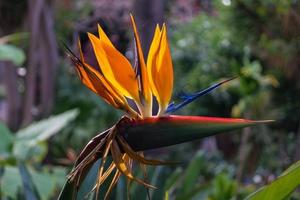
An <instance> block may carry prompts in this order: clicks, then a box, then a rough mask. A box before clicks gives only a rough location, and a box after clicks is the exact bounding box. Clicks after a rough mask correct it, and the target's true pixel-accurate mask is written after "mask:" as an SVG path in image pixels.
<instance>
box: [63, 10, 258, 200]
mask: <svg viewBox="0 0 300 200" xmlns="http://www.w3.org/2000/svg"><path fill="white" fill-rule="evenodd" d="M130 18H131V22H132V26H133V35H134V43H135V59H134V64H133V65H132V64H131V63H130V62H129V60H128V59H127V58H126V57H125V56H123V55H122V54H121V53H120V52H119V51H118V50H117V49H116V48H115V47H114V45H113V44H112V42H111V41H110V40H109V38H108V36H107V35H106V34H105V32H104V31H103V29H102V28H101V26H100V25H98V36H96V35H93V34H91V33H88V37H89V40H90V43H91V45H92V47H93V51H94V54H95V57H96V59H97V62H98V66H90V65H89V64H88V63H87V62H86V61H85V59H84V56H83V53H82V50H81V44H80V41H79V40H78V47H79V54H80V56H79V57H77V56H75V55H74V53H72V51H70V49H68V51H69V56H70V58H71V59H72V61H73V63H74V65H75V67H76V71H77V72H78V75H79V77H80V80H81V81H82V83H83V84H85V85H86V86H87V87H88V88H89V89H90V90H91V91H93V92H94V93H96V94H97V95H99V96H101V97H102V98H103V99H104V101H105V102H107V103H108V104H110V105H112V106H113V107H115V108H117V109H121V110H123V111H125V112H126V113H127V116H124V117H123V118H122V119H120V121H119V122H117V123H116V124H115V125H114V126H113V127H111V128H109V129H108V130H106V131H104V132H103V133H101V134H98V135H97V136H95V137H94V138H93V139H92V140H91V141H90V142H89V143H88V144H87V145H86V147H85V148H84V149H83V150H82V152H81V153H80V155H79V156H78V158H77V161H76V163H75V167H74V169H73V170H72V172H71V173H70V175H69V181H70V182H72V183H74V184H75V188H76V189H75V190H74V191H75V193H76V191H77V190H78V187H79V186H80V184H81V183H82V181H83V178H84V176H85V174H86V171H88V169H89V168H90V167H91V165H92V164H93V163H94V162H95V161H96V160H98V159H100V158H101V165H100V167H99V170H98V174H97V181H96V184H95V187H94V188H93V190H92V191H94V190H95V191H96V197H98V191H99V188H100V186H101V185H102V184H103V182H104V181H105V180H106V179H107V178H108V177H109V176H110V174H112V173H114V175H113V177H112V179H111V182H110V186H109V188H108V190H107V192H106V194H105V198H107V197H108V195H109V194H110V192H111V191H112V189H113V187H114V186H115V184H116V183H117V181H118V179H119V178H120V176H121V175H124V176H126V177H127V179H128V180H130V181H136V182H138V183H140V184H142V185H144V186H145V187H147V188H155V187H154V186H152V185H150V184H149V183H147V181H145V180H141V179H138V178H136V177H135V176H134V175H133V172H132V164H133V161H137V162H139V163H140V166H141V169H142V170H143V171H144V174H146V172H145V171H146V168H145V165H161V164H166V162H164V161H159V160H150V159H146V158H145V157H144V155H143V153H142V152H141V151H142V150H145V149H150V148H152V147H161V146H165V145H172V144H178V143H182V142H185V141H190V140H193V139H195V137H194V136H195V134H194V133H193V134H190V135H189V136H188V137H186V138H178V139H175V140H174V141H170V140H169V138H173V139H174V137H173V136H174V135H173V134H172V131H173V129H172V128H171V129H170V127H176V129H177V130H183V131H186V129H187V128H190V130H189V131H191V132H195V131H197V130H203V131H206V132H205V134H206V135H205V136H207V135H209V134H211V133H215V132H220V131H222V130H223V131H225V130H232V129H234V128H241V127H245V126H250V125H252V124H255V123H256V122H253V121H249V120H240V119H238V120H236V119H232V120H228V119H224V118H205V117H204V118H203V117H191V116H181V117H180V116H170V115H169V114H170V113H172V112H175V111H177V110H178V109H180V108H182V107H183V106H185V105H187V104H189V103H191V102H192V101H194V100H195V99H196V98H198V97H200V96H203V95H205V94H207V93H208V92H210V91H212V90H213V89H215V88H217V87H219V86H220V85H222V84H223V83H225V82H227V81H229V80H231V79H228V80H225V81H222V82H220V83H217V84H214V85H212V86H211V87H209V88H207V89H205V90H203V91H200V92H197V93H195V94H191V95H186V94H185V95H183V96H182V97H181V98H182V102H180V103H178V104H175V103H174V102H172V103H170V100H171V96H172V90H173V65H172V59H171V53H170V47H169V43H168V39H167V28H166V25H165V24H163V25H162V26H161V27H160V26H159V25H157V26H156V28H155V31H154V35H153V39H152V42H151V45H150V49H149V52H148V56H147V60H146V61H145V58H144V55H143V52H142V47H141V41H140V37H139V34H138V30H137V27H136V24H135V21H134V18H133V16H132V15H130ZM129 99H130V101H129ZM153 100H155V101H156V102H157V104H158V106H159V109H158V111H156V112H154V113H153V111H152V110H153V108H152V107H153V105H154V103H153ZM132 101H133V102H134V104H135V106H134V105H132ZM208 124H209V126H208ZM149 127H150V128H149ZM207 127H209V128H207ZM210 127H212V128H210ZM143 130H147V131H143ZM151 130H155V134H154V137H151V136H150V137H148V138H147V136H146V137H145V134H144V135H143V133H145V132H147V134H148V135H149V134H151ZM160 130H162V131H167V132H166V133H167V134H164V135H159V134H160ZM169 136H171V137H169ZM179 137H182V136H179ZM203 137H204V136H203ZM196 138H201V137H199V136H197V137H196ZM137 140H138V141H137ZM160 140H161V144H158V143H159V141H160ZM128 141H129V142H131V144H132V143H134V142H135V141H137V142H139V141H143V142H144V144H140V145H130V144H129V143H128ZM149 142H150V143H149ZM151 142H152V143H151ZM146 143H147V144H146ZM136 150H138V151H140V152H136ZM109 155H110V156H111V157H112V161H111V162H110V164H109V165H107V162H108V160H107V157H108V156H109ZM107 166H108V167H107ZM144 178H145V179H146V177H144ZM75 197H76V196H75Z"/></svg>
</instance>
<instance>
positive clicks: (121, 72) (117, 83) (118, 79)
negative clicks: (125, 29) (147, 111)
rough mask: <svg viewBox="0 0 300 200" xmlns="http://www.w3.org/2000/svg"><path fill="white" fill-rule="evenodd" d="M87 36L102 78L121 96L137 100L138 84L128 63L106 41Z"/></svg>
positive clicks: (90, 35)
mask: <svg viewBox="0 0 300 200" xmlns="http://www.w3.org/2000/svg"><path fill="white" fill-rule="evenodd" d="M88 36H89V38H90V41H91V43H92V46H93V49H94V52H95V55H96V58H97V61H98V63H99V65H100V68H101V71H102V73H103V75H104V77H105V78H106V79H107V80H108V81H109V82H110V83H111V84H112V85H113V86H114V87H115V88H116V89H117V90H118V91H119V92H120V93H121V94H122V95H124V96H126V97H128V98H133V99H134V100H139V95H138V82H137V79H136V77H135V72H134V70H133V68H132V67H131V64H130V63H129V61H128V60H127V59H126V58H125V57H124V56H123V55H122V54H121V53H120V52H119V51H118V50H116V49H115V48H114V47H112V46H111V45H110V44H108V43H107V40H106V39H105V40H104V39H103V41H101V40H100V39H99V38H97V37H96V36H94V35H92V34H90V33H89V34H88ZM100 38H101V36H100ZM103 38H105V37H103Z"/></svg>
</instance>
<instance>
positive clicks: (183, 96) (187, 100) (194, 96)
mask: <svg viewBox="0 0 300 200" xmlns="http://www.w3.org/2000/svg"><path fill="white" fill-rule="evenodd" d="M235 78H237V77H236V76H235V77H233V78H230V79H227V80H224V81H222V82H220V83H216V84H214V85H212V86H210V87H208V88H206V89H205V90H202V91H200V92H197V93H195V94H190V95H188V94H185V93H184V92H181V93H180V96H179V97H180V98H181V99H183V101H182V102H180V103H178V104H175V103H174V102H172V103H171V104H169V106H168V108H167V110H166V113H173V112H175V111H177V110H179V109H180V108H182V107H184V106H186V105H187V104H189V103H191V102H193V101H194V100H196V99H197V98H199V97H201V96H203V95H205V94H207V93H209V92H211V91H213V90H214V89H216V88H218V87H219V86H221V85H222V84H224V83H226V82H228V81H231V80H233V79H235Z"/></svg>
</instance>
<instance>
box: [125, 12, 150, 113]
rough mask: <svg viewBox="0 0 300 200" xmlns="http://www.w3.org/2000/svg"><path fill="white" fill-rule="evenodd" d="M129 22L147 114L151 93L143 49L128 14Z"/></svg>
mask: <svg viewBox="0 0 300 200" xmlns="http://www.w3.org/2000/svg"><path fill="white" fill-rule="evenodd" d="M130 17H131V22H132V26H133V31H134V38H135V44H136V51H137V59H138V60H137V61H138V62H137V70H138V73H139V77H140V89H141V91H142V94H143V97H144V100H145V104H146V107H147V106H148V109H149V110H150V111H149V113H148V114H150V115H151V114H152V94H151V89H150V85H149V79H148V72H147V68H146V64H145V59H144V55H143V50H142V46H141V41H140V37H139V34H138V32H137V28H136V24H135V21H134V18H133V16H132V15H131V14H130Z"/></svg>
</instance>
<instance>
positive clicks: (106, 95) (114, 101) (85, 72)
mask: <svg viewBox="0 0 300 200" xmlns="http://www.w3.org/2000/svg"><path fill="white" fill-rule="evenodd" d="M78 47H79V51H80V57H81V63H80V64H78V65H77V66H76V69H77V71H78V73H79V75H80V77H81V80H82V82H83V83H84V84H85V85H86V86H87V87H88V88H89V89H91V90H92V91H93V92H95V93H97V94H98V95H99V96H101V97H102V98H103V99H104V100H105V101H106V102H107V103H109V104H111V105H113V106H114V107H116V108H122V109H125V110H128V107H129V106H128V103H127V101H126V99H125V98H124V97H123V96H122V95H119V94H118V93H117V92H116V91H115V89H114V88H113V87H112V86H111V85H110V84H109V83H108V82H107V81H106V79H105V78H104V77H103V76H102V75H101V74H100V72H99V71H97V70H96V69H94V68H93V67H92V66H90V65H88V64H87V63H85V61H84V58H83V54H82V50H81V44H80V41H79V40H78Z"/></svg>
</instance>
